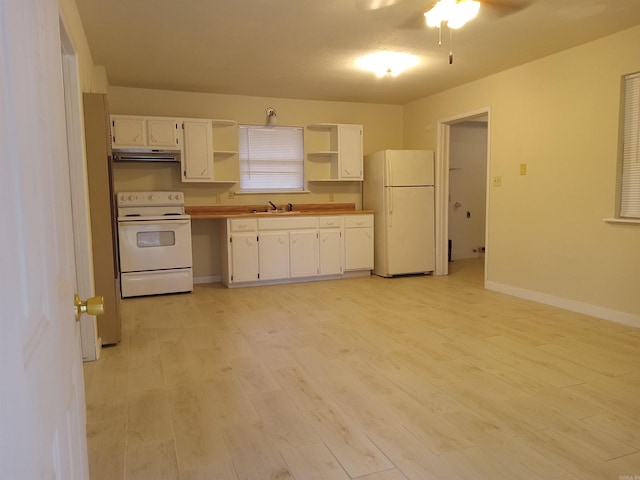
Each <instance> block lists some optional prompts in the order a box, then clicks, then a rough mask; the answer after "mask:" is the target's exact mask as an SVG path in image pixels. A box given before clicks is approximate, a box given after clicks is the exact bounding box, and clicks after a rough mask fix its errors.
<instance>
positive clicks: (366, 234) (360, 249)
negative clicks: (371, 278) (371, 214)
mask: <svg viewBox="0 0 640 480" xmlns="http://www.w3.org/2000/svg"><path fill="white" fill-rule="evenodd" d="M344 261H345V267H344V269H345V270H371V269H373V228H371V227H367V228H345V229H344Z"/></svg>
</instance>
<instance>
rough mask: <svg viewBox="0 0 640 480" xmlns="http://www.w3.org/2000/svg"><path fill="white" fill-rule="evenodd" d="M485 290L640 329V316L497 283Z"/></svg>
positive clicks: (490, 283) (486, 284) (489, 284)
mask: <svg viewBox="0 0 640 480" xmlns="http://www.w3.org/2000/svg"><path fill="white" fill-rule="evenodd" d="M485 288H487V289H488V290H492V291H494V292H499V293H504V294H507V295H512V296H514V297H519V298H524V299H525V300H533V301H534V302H538V303H544V304H545V305H551V306H553V307H558V308H563V309H565V310H569V311H571V312H576V313H582V314H584V315H589V316H591V317H596V318H600V319H602V320H608V321H610V322H615V323H620V324H622V325H627V326H630V327H636V328H640V315H633V314H630V313H625V312H619V311H617V310H611V309H609V308H604V307H599V306H597V305H590V304H588V303H582V302H577V301H575V300H568V299H566V298H561V297H556V296H553V295H549V294H546V293H540V292H534V291H533V290H527V289H524V288H518V287H512V286H510V285H504V284H501V283H497V282H490V281H487V282H486V283H485Z"/></svg>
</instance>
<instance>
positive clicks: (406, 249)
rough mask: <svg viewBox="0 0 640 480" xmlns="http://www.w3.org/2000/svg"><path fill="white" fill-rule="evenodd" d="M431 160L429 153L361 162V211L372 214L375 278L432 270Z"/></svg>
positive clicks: (393, 153) (380, 155) (396, 153)
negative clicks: (377, 276) (362, 174)
mask: <svg viewBox="0 0 640 480" xmlns="http://www.w3.org/2000/svg"><path fill="white" fill-rule="evenodd" d="M433 157H434V155H433V152H432V151H430V150H384V151H381V152H377V153H374V154H372V155H367V156H366V157H365V160H364V184H363V190H362V194H363V195H362V197H363V208H365V209H367V210H373V211H374V252H375V253H374V269H373V273H374V274H376V275H380V276H382V277H392V276H394V275H403V274H411V273H430V272H433V271H434V270H435V192H434V181H433V179H434V171H433V165H434V161H433Z"/></svg>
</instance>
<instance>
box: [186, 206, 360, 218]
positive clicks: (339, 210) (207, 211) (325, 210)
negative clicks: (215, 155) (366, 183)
mask: <svg viewBox="0 0 640 480" xmlns="http://www.w3.org/2000/svg"><path fill="white" fill-rule="evenodd" d="M285 209H286V205H278V210H279V211H278V212H277V213H267V207H266V206H265V205H210V206H206V205H205V206H185V207H184V210H185V213H186V214H187V215H191V218H192V219H199V218H243V217H254V218H259V217H289V216H319V215H357V214H367V213H373V210H356V206H355V203H298V204H295V203H294V204H293V211H291V212H288V211H284V210H285ZM280 210H282V211H280ZM254 211H255V212H254Z"/></svg>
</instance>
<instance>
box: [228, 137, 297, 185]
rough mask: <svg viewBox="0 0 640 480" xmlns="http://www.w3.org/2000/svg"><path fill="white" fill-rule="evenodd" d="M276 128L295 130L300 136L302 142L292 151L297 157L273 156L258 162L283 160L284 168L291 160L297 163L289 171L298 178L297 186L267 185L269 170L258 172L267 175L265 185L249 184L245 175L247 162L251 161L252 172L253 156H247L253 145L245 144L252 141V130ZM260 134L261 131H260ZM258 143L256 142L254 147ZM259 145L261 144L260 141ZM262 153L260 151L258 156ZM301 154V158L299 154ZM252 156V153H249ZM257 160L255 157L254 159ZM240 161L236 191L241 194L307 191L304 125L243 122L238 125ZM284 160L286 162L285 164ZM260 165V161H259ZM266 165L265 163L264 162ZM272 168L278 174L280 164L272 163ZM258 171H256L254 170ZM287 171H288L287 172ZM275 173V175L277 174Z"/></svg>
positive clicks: (291, 153) (292, 154) (292, 155)
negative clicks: (278, 157)
mask: <svg viewBox="0 0 640 480" xmlns="http://www.w3.org/2000/svg"><path fill="white" fill-rule="evenodd" d="M274 130H282V131H289V132H291V131H295V132H296V134H297V135H296V136H297V137H299V141H300V143H299V144H297V145H295V146H294V147H292V151H291V152H290V155H291V157H296V158H281V159H277V158H272V159H270V160H265V159H264V158H263V159H258V160H257V161H258V162H281V165H280V167H281V168H282V167H283V166H284V165H286V162H291V163H292V164H295V165H296V167H297V168H294V169H291V170H289V172H288V173H290V174H291V175H295V176H296V177H298V178H297V183H296V184H295V186H287V184H286V183H282V184H275V185H274V186H273V187H271V188H270V187H269V186H268V185H266V184H267V183H269V181H268V175H269V173H268V172H265V171H263V172H260V171H259V170H258V171H257V173H258V174H260V173H262V174H264V175H265V180H264V183H263V185H261V186H256V185H255V184H253V185H252V184H249V185H247V184H246V183H245V175H246V173H245V172H247V165H246V162H249V165H248V171H249V175H250V174H251V158H248V157H246V155H247V152H248V150H251V148H252V145H250V144H249V143H247V144H245V142H250V134H251V132H252V131H254V132H256V133H258V132H262V133H265V132H269V131H274ZM258 134H259V133H258ZM264 138H266V137H264ZM255 146H256V145H255V144H254V145H253V147H255ZM257 146H260V145H259V143H258V145H257ZM262 154H264V152H262ZM260 155H261V154H260V153H259V154H258V156H260ZM298 155H299V158H297V156H298ZM249 156H250V153H249ZM254 161H255V159H254ZM238 162H239V177H240V181H239V190H238V191H237V192H236V193H239V194H251V193H303V192H305V150H304V127H301V126H280V125H251V124H241V125H238ZM282 162H285V163H284V164H283V163H282ZM258 165H260V163H258ZM263 165H264V164H263ZM269 167H270V168H273V169H274V172H272V175H273V174H275V175H277V173H278V172H277V170H278V165H274V164H271V165H270V166H269ZM254 173H256V171H254ZM285 173H287V172H285ZM275 175H274V176H275Z"/></svg>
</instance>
